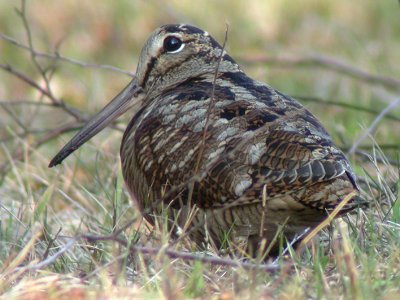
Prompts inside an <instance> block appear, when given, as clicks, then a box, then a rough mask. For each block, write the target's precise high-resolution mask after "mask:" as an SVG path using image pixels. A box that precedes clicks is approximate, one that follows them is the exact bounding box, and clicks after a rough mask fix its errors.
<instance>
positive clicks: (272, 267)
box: [80, 234, 281, 272]
mask: <svg viewBox="0 0 400 300" xmlns="http://www.w3.org/2000/svg"><path fill="white" fill-rule="evenodd" d="M80 238H82V239H85V240H87V241H89V242H94V241H106V240H111V241H114V242H117V243H119V244H121V245H123V246H124V247H128V246H129V244H128V242H126V241H124V240H122V239H120V238H118V237H117V236H116V235H114V234H113V235H110V236H92V235H82V236H80ZM129 251H130V252H131V253H142V254H147V255H152V256H158V255H159V254H161V253H163V254H165V255H167V256H168V257H169V258H179V259H182V260H184V261H199V262H202V263H209V264H212V265H220V266H229V267H238V268H243V269H247V270H249V269H250V270H251V269H252V270H260V271H266V272H275V271H279V270H280V269H281V266H279V265H277V264H255V263H249V262H241V261H238V260H234V259H228V258H221V257H214V256H205V255H198V254H193V253H189V252H182V251H175V250H170V249H164V247H160V248H157V247H145V246H141V245H130V246H129Z"/></svg>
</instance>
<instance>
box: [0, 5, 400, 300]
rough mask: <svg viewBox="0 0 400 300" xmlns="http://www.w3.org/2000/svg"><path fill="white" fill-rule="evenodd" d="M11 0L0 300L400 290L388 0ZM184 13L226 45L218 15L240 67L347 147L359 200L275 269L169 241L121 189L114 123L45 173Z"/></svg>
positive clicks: (394, 29)
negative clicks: (145, 50) (292, 98)
mask: <svg viewBox="0 0 400 300" xmlns="http://www.w3.org/2000/svg"><path fill="white" fill-rule="evenodd" d="M14 8H18V9H20V8H21V6H20V3H19V2H16V1H4V2H0V33H1V34H2V35H1V37H0V53H1V56H0V67H1V68H0V70H1V71H2V72H1V73H0V180H1V181H0V295H1V296H0V299H70V298H75V299H99V298H106V299H126V298H146V299H147V298H149V299H152V298H167V299H180V298H206V299H208V298H215V299H233V298H238V299H241V298H251V299H258V298H262V299H269V298H272V297H273V298H279V299H298V298H300V299H303V298H304V299H306V298H307V299H309V298H312V299H317V298H318V299H319V298H325V299H337V298H345V299H350V298H351V299H364V298H365V299H368V298H371V299H396V298H400V288H399V287H400V268H399V266H400V250H399V249H400V201H399V197H398V188H399V163H398V162H399V153H400V126H399V124H400V123H399V122H400V108H399V106H397V107H394V105H393V103H394V102H395V101H397V100H398V99H400V86H399V85H397V84H396V82H398V80H399V79H400V78H399V74H400V67H399V66H400V65H399V64H398V61H400V21H399V20H400V18H399V15H400V7H399V4H398V2H396V1H375V0H362V1H361V0H358V1H344V0H343V1H342V0H341V1H313V0H307V1H302V2H301V3H300V2H299V3H297V2H296V3H294V2H293V1H289V0H284V1H282V0H271V1H252V2H251V3H250V4H249V3H247V4H246V2H241V3H239V2H235V4H234V5H233V4H232V2H230V1H218V2H217V1H215V2H212V1H206V2H195V3H194V2H193V1H171V2H168V4H167V3H164V2H162V1H129V2H128V1H124V2H123V1H121V2H111V1H110V2H100V3H97V2H96V5H94V2H93V1H79V2H76V1H63V2H54V1H28V3H27V7H26V14H22V16H21V14H19V13H16V12H15V10H14ZM24 20H25V25H24ZM183 21H184V22H189V23H192V24H195V25H198V26H200V27H203V28H204V29H206V30H207V31H209V32H210V33H212V34H213V35H214V36H215V37H216V38H217V39H218V40H219V41H221V42H222V41H223V36H224V33H225V22H227V23H229V25H230V31H229V36H228V43H227V48H228V51H229V52H230V53H231V54H232V56H233V57H235V58H237V59H238V61H239V62H241V63H242V65H243V67H244V69H245V70H246V71H247V72H248V73H249V74H251V75H252V76H253V77H255V78H257V79H259V80H261V81H265V82H268V83H269V84H270V85H272V86H274V87H276V88H278V89H279V90H281V91H283V92H285V93H287V94H290V95H297V96H299V98H300V97H301V101H302V102H303V103H305V104H306V105H307V106H308V107H309V109H310V110H311V111H313V112H314V113H315V114H316V115H317V116H318V117H319V118H320V119H321V120H322V121H323V123H324V125H325V126H326V127H327V128H328V130H329V131H330V132H331V134H332V135H333V137H334V139H335V141H336V143H337V144H338V145H341V147H342V148H343V149H345V150H347V151H350V150H351V153H352V154H351V155H350V156H349V158H350V159H351V160H352V164H353V166H354V167H355V169H356V172H357V174H358V175H359V176H360V183H361V185H362V189H363V196H364V197H365V198H366V199H368V201H369V204H370V206H369V208H362V209H359V210H357V211H355V212H354V213H352V214H351V215H348V216H346V217H345V218H343V219H340V220H335V221H333V222H332V224H331V226H330V227H329V228H328V229H325V230H324V231H322V232H321V233H320V238H319V239H313V240H312V241H311V242H310V243H309V245H308V247H307V248H306V249H305V251H304V252H303V253H301V254H297V253H294V252H293V251H290V253H289V254H288V255H286V257H284V258H282V259H280V260H279V261H278V262H277V263H276V266H278V268H277V270H275V271H271V270H268V271H267V270H265V269H260V266H258V267H254V266H253V267H249V266H246V265H242V264H240V262H239V261H238V260H232V259H230V258H221V260H218V259H217V258H215V257H214V256H204V254H199V253H195V254H194V255H195V257H194V258H196V257H197V258H198V259H197V260H196V259H195V260H193V259H192V258H193V257H192V258H190V257H189V256H187V257H186V256H184V257H182V255H181V254H182V251H184V250H186V249H188V245H186V244H184V243H179V244H177V245H174V246H173V247H172V248H169V249H168V250H167V249H166V246H167V245H168V242H169V240H170V239H169V234H168V232H166V230H165V229H164V228H162V226H161V228H155V229H154V228H149V226H148V225H147V224H145V223H144V222H143V221H142V220H141V217H140V215H139V214H138V212H137V210H136V209H135V208H134V207H132V204H131V201H130V200H129V197H128V195H127V193H126V190H125V189H124V186H123V180H122V176H121V170H120V164H119V157H118V149H119V143H120V140H121V130H118V128H123V125H122V124H118V125H116V126H115V127H116V130H114V129H109V130H106V131H105V132H104V133H102V134H100V135H99V136H98V137H96V138H94V140H93V141H92V142H89V143H88V144H87V145H85V146H84V147H83V149H82V150H80V151H78V152H77V153H76V154H75V155H74V156H73V157H71V158H69V159H68V160H67V161H66V162H65V163H64V164H63V165H62V166H61V167H59V168H56V169H48V168H47V164H48V162H49V159H50V158H51V157H52V155H54V154H55V153H56V152H57V150H58V149H60V147H61V146H62V145H63V144H64V143H65V142H66V141H67V140H68V138H69V137H70V135H71V134H72V133H73V131H74V130H76V128H79V126H81V124H82V123H81V121H82V120H84V119H85V118H86V117H87V115H88V114H89V112H90V113H93V112H94V111H96V110H97V109H98V108H100V107H101V106H102V105H103V104H105V103H106V101H107V100H108V99H111V97H112V96H113V95H114V94H116V92H118V91H119V90H120V89H121V88H122V87H123V86H125V84H126V83H127V82H128V81H129V77H128V76H127V75H126V74H125V73H122V72H120V70H121V69H122V70H125V71H129V72H130V73H133V71H134V68H135V65H136V62H137V58H138V51H140V48H141V46H142V44H143V42H144V40H145V39H146V37H147V36H148V34H149V33H150V32H151V31H152V30H153V29H154V28H155V27H157V26H158V25H160V24H163V23H172V22H183ZM29 31H30V35H28V32H29ZM10 38H11V39H10ZM23 46H26V47H27V48H23ZM32 49H34V50H35V51H37V52H35V53H34V55H32V52H30V50H32ZM60 55H61V56H60ZM321 58H322V60H321ZM75 60H79V61H80V62H81V63H80V64H77V63H76V61H75ZM321 61H322V62H321ZM100 64H108V65H110V66H113V68H112V69H110V68H109V67H104V66H100ZM338 65H339V67H338ZM115 68H120V69H117V70H116V69H115ZM360 72H361V73H360ZM35 85H36V86H35ZM390 105H392V106H393V107H392V106H390ZM387 107H389V108H390V109H387V110H385V108H387ZM382 112H384V113H382ZM127 118H128V119H129V116H127ZM125 121H126V119H125V120H124V121H122V123H123V124H125ZM55 129H56V130H55ZM365 133H368V135H366V134H365ZM354 145H356V146H357V147H354ZM132 220H134V222H133V225H132V226H128V227H126V228H124V230H122V231H121V232H117V233H119V234H118V235H116V231H117V230H118V228H123V227H124V225H125V224H127V222H130V221H132ZM82 235H86V236H84V237H82ZM87 235H91V236H92V237H91V238H90V237H88V236H87ZM93 236H97V237H99V236H101V237H105V236H108V237H109V238H108V239H104V238H103V239H99V238H93ZM77 237H81V238H79V239H78V238H77ZM139 246H140V247H139ZM135 247H136V248H135ZM174 251H175V252H174ZM177 253H178V254H177ZM180 255H181V256H180ZM204 257H206V259H204ZM214 258H215V259H214ZM228 262H230V263H231V264H238V265H236V266H232V265H227V264H228Z"/></svg>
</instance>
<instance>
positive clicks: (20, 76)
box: [0, 64, 86, 122]
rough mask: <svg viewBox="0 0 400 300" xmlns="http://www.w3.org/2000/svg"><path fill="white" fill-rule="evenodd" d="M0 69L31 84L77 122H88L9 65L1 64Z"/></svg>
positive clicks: (75, 110)
mask: <svg viewBox="0 0 400 300" xmlns="http://www.w3.org/2000/svg"><path fill="white" fill-rule="evenodd" d="M0 69H3V70H5V71H7V72H9V73H11V74H13V75H14V76H16V77H17V78H19V79H21V80H22V81H24V82H25V83H27V84H29V85H30V86H32V87H33V88H35V89H37V90H38V91H39V92H40V93H42V94H43V95H45V96H47V97H48V98H49V99H50V100H51V101H52V102H53V106H54V107H60V108H62V109H63V110H65V111H66V112H67V113H68V114H70V115H71V116H73V117H74V118H75V119H76V120H77V121H80V122H84V121H86V118H84V117H83V116H82V115H81V113H80V112H79V111H78V110H77V109H74V108H71V107H69V106H68V105H66V104H65V103H64V102H63V101H61V100H59V99H57V98H56V97H55V96H54V95H53V94H52V93H50V92H48V91H47V90H46V89H44V88H42V87H41V86H40V85H38V84H37V83H36V82H35V81H34V80H33V79H31V78H29V77H28V76H27V75H25V74H23V73H22V72H20V71H18V70H16V69H15V68H13V67H12V66H10V65H8V64H0Z"/></svg>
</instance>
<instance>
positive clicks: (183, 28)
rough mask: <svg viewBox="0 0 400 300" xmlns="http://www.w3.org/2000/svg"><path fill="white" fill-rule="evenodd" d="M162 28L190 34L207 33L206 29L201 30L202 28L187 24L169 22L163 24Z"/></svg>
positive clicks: (169, 31) (167, 30)
mask: <svg viewBox="0 0 400 300" xmlns="http://www.w3.org/2000/svg"><path fill="white" fill-rule="evenodd" d="M162 28H163V29H164V30H165V32H168V33H175V32H184V33H188V34H196V33H197V34H205V31H203V30H201V29H200V28H197V27H194V26H192V25H186V24H169V25H165V26H163V27H162Z"/></svg>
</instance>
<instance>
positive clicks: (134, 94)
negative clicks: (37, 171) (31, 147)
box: [49, 79, 143, 168]
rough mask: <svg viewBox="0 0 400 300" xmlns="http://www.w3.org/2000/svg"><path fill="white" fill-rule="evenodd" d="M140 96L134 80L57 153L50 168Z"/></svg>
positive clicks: (140, 92)
mask: <svg viewBox="0 0 400 300" xmlns="http://www.w3.org/2000/svg"><path fill="white" fill-rule="evenodd" d="M139 97H143V94H142V89H141V88H140V87H139V86H138V85H137V84H136V80H135V79H134V80H132V81H131V82H130V83H129V84H128V85H127V86H126V87H125V88H124V89H123V90H122V91H121V92H120V93H119V94H118V95H117V96H115V97H114V99H112V100H111V102H110V103H108V104H107V105H106V106H105V107H104V108H103V109H102V110H101V111H100V112H98V113H97V114H96V115H95V116H93V117H92V118H91V119H90V120H89V121H88V122H87V123H86V124H85V125H84V126H83V128H82V129H81V130H80V131H79V132H78V133H77V134H75V136H74V137H73V138H72V139H71V140H70V141H69V142H68V143H67V144H66V145H65V146H64V147H63V148H62V149H61V150H60V152H58V153H57V155H56V156H54V158H53V159H52V160H51V161H50V164H49V168H51V167H54V166H56V165H58V164H60V163H61V162H62V161H63V160H64V159H65V158H67V157H68V156H69V155H70V154H71V153H72V152H74V151H75V150H76V149H78V148H79V147H80V146H82V145H83V144H84V143H85V142H87V141H88V140H89V139H91V138H92V137H93V136H95V135H96V134H97V133H99V132H100V131H101V130H103V129H104V128H105V127H106V126H107V125H108V124H110V123H111V122H112V121H114V120H115V119H117V118H118V117H119V116H120V115H122V114H123V113H124V112H126V111H127V110H128V109H129V108H131V107H132V106H133V104H134V103H135V102H136V100H139V99H138V98H139Z"/></svg>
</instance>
